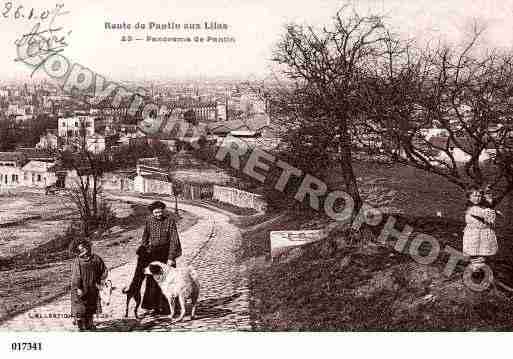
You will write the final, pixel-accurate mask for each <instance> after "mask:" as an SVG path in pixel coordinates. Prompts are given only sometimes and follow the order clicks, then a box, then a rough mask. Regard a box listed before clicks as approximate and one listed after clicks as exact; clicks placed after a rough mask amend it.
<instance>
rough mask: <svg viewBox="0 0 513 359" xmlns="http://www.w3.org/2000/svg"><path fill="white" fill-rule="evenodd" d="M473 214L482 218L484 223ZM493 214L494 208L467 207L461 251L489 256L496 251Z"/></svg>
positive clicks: (467, 253) (473, 254)
mask: <svg viewBox="0 0 513 359" xmlns="http://www.w3.org/2000/svg"><path fill="white" fill-rule="evenodd" d="M473 216H476V217H480V218H482V219H483V220H484V222H486V223H483V221H480V220H479V219H477V218H475V217H473ZM495 216H496V213H495V210H493V209H491V208H485V207H481V206H471V207H469V208H468V209H467V212H466V213H465V223H466V224H467V225H466V226H465V230H464V231H463V253H465V254H466V255H469V256H491V255H494V254H496V253H497V250H498V244H497V237H496V236H495V230H494V228H493V225H494V223H495Z"/></svg>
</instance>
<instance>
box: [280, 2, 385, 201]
mask: <svg viewBox="0 0 513 359" xmlns="http://www.w3.org/2000/svg"><path fill="white" fill-rule="evenodd" d="M386 35H387V32H386V29H385V26H384V24H383V19H382V17H380V16H375V15H371V16H360V15H359V14H357V13H356V12H354V11H353V10H351V9H350V8H349V7H348V6H345V7H343V8H342V9H341V10H340V11H338V12H337V14H336V16H335V17H334V23H333V26H332V28H331V29H327V28H323V29H315V28H313V27H311V26H301V25H295V24H293V25H289V26H287V28H286V32H285V35H284V36H283V39H282V40H281V41H280V42H279V43H278V45H277V48H276V50H275V54H274V57H273V60H274V61H275V62H276V63H277V64H278V65H279V66H280V67H281V69H282V71H283V74H285V75H286V77H287V78H288V79H290V80H292V81H293V82H294V84H293V85H292V86H291V89H292V91H291V92H290V95H289V96H288V98H287V100H286V101H285V102H287V104H286V105H285V107H284V109H283V110H282V112H285V113H288V115H285V116H282V117H283V118H285V122H284V124H285V125H287V126H290V127H292V128H302V127H303V128H304V127H309V128H311V129H312V124H314V125H315V127H317V130H312V131H310V135H311V136H312V141H314V142H316V143H321V144H322V145H323V146H324V148H325V150H326V149H327V148H329V147H331V148H333V149H334V152H336V156H334V157H333V158H335V161H334V163H338V165H340V167H341V170H342V176H343V182H344V184H345V187H346V188H345V189H346V191H347V192H348V193H349V194H350V195H351V196H352V198H353V200H354V202H355V207H356V209H359V208H360V206H361V204H362V200H361V198H360V194H359V191H358V186H357V183H356V177H355V175H354V171H353V166H352V152H351V146H352V136H351V134H352V132H351V131H350V125H351V121H352V120H353V119H354V118H355V108H356V104H357V103H358V101H359V100H358V96H359V88H360V83H361V81H362V76H361V72H362V69H364V68H367V67H368V66H369V63H370V62H372V61H373V59H374V58H375V57H376V56H381V54H382V53H383V51H384V46H385V42H386V40H387V36H386ZM282 103H283V101H282Z"/></svg>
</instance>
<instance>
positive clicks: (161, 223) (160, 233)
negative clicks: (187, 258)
mask: <svg viewBox="0 0 513 359" xmlns="http://www.w3.org/2000/svg"><path fill="white" fill-rule="evenodd" d="M165 208H166V205H165V204H164V203H163V202H160V201H156V202H153V203H152V204H150V206H149V210H150V211H151V212H152V215H151V216H150V217H149V218H148V220H147V221H146V225H145V227H144V233H143V236H142V243H141V249H140V251H144V252H145V255H144V257H145V259H146V260H145V262H147V263H150V262H152V261H159V262H163V263H166V262H167V264H168V265H169V266H172V267H176V259H177V258H178V257H180V256H181V255H182V246H181V244H180V238H179V237H178V229H177V227H176V220H175V218H174V217H173V216H172V215H169V214H166V213H164V209H165ZM136 275H137V274H136ZM141 307H142V308H143V309H147V310H149V311H150V312H151V313H152V314H163V315H167V314H169V313H170V310H169V304H168V301H167V299H166V297H165V296H164V294H162V291H161V290H160V287H159V285H158V284H157V282H155V280H154V279H153V277H152V276H146V290H145V292H144V297H143V300H142V305H141Z"/></svg>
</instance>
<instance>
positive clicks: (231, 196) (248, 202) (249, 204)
mask: <svg viewBox="0 0 513 359" xmlns="http://www.w3.org/2000/svg"><path fill="white" fill-rule="evenodd" d="M212 199H214V200H217V201H219V202H224V203H229V204H231V205H234V206H237V207H241V208H253V209H255V210H257V211H260V212H265V210H266V209H267V203H266V202H265V200H264V197H263V196H262V195H259V194H255V193H251V192H246V191H242V190H240V189H236V188H232V187H223V186H218V185H214V193H213V196H212Z"/></svg>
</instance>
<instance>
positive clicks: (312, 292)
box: [243, 163, 513, 330]
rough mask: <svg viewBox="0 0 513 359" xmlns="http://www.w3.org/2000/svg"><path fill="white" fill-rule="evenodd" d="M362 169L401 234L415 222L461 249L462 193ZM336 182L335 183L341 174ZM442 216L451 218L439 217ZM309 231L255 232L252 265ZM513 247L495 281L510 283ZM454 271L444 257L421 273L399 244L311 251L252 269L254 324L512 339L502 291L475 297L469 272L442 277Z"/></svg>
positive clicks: (512, 311)
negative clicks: (467, 281)
mask: <svg viewBox="0 0 513 359" xmlns="http://www.w3.org/2000/svg"><path fill="white" fill-rule="evenodd" d="M355 167H356V171H357V173H358V176H359V177H360V182H361V187H362V192H363V193H364V194H365V195H366V198H367V200H368V201H369V202H371V203H374V204H376V205H379V206H383V207H385V208H388V209H389V210H390V211H391V212H393V213H396V217H397V218H398V225H397V227H398V228H402V226H403V225H404V224H406V223H408V224H410V225H412V226H413V227H414V228H415V230H416V231H418V232H422V233H429V234H432V235H434V236H435V237H436V238H438V239H439V241H440V243H441V247H442V249H443V248H444V247H445V245H451V246H452V247H454V248H456V249H461V231H462V230H463V226H464V223H463V222H462V219H463V218H462V217H463V211H464V208H465V207H464V205H465V200H464V198H463V192H462V191H460V190H459V189H457V188H455V187H454V186H452V185H451V184H449V183H447V182H446V181H445V180H444V179H442V178H439V177H436V176H429V175H426V174H425V173H423V172H422V171H418V170H412V169H409V168H406V167H403V166H393V167H387V166H383V165H379V164H369V163H365V164H357V165H356V166H355ZM333 177H334V178H333V180H334V181H336V179H337V177H338V174H337V173H334V174H333ZM438 210H441V211H442V213H443V214H444V218H442V219H439V218H436V217H434V215H435V213H436V211H438ZM301 227H303V228H304V227H308V226H307V225H305V223H304V221H303V220H302V219H298V218H295V219H294V218H290V217H289V218H286V219H284V220H283V221H281V223H279V224H275V225H272V226H260V227H255V228H254V230H249V231H247V232H246V234H245V243H244V247H243V257H244V259H246V260H247V259H250V258H255V257H260V256H263V255H266V254H267V253H268V251H269V241H268V238H269V235H268V232H269V230H275V229H285V228H289V229H297V228H301ZM313 227H315V226H313ZM376 229H377V231H378V232H379V230H380V228H376ZM508 229H509V228H507V227H506V226H504V225H503V226H502V227H501V228H499V237H500V238H507V237H508V233H509V231H508ZM511 247H513V246H512V245H511V244H510V243H508V242H507V241H503V240H501V252H500V254H499V255H498V256H497V258H495V259H494V261H493V262H492V267H493V269H494V273H495V274H496V275H497V276H498V277H500V278H501V279H502V280H505V281H509V283H511V282H513V279H512V278H510V276H511V274H510V273H513V267H512V266H511V264H510V263H512V262H513V260H512V258H513V256H512V255H511V253H512V252H513V251H512V248H511ZM446 262H447V256H446V255H445V256H444V255H442V256H441V257H440V259H439V260H438V261H437V262H435V264H434V265H431V266H423V265H418V264H416V263H414V262H413V261H412V260H411V258H410V257H409V256H408V255H405V254H401V253H397V252H395V251H393V250H392V249H391V245H389V246H371V247H366V248H364V249H362V248H359V249H358V248H352V247H346V248H343V247H342V248H340V247H339V248H338V250H334V251H327V252H326V251H323V250H322V245H321V246H320V245H312V246H310V247H309V248H308V249H307V250H306V251H304V252H303V254H302V255H301V256H300V257H299V258H296V259H294V260H293V261H291V262H289V263H275V264H269V263H267V264H262V263H260V264H258V265H254V266H253V267H252V268H251V269H250V273H251V290H252V294H253V295H252V298H253V299H252V303H251V305H252V316H253V318H252V319H253V320H254V323H255V325H256V328H257V329H260V330H500V329H503V330H511V329H512V327H513V305H512V304H511V302H510V300H509V299H507V298H506V297H505V296H504V295H503V294H502V293H499V292H497V291H496V290H494V289H492V290H489V291H485V292H483V293H476V292H472V291H470V290H468V289H467V288H465V287H464V286H463V284H462V280H461V270H462V266H460V267H459V268H458V270H457V272H456V273H455V274H454V275H453V276H452V277H451V278H447V277H445V276H443V275H442V274H441V271H442V270H443V268H444V266H445V264H446Z"/></svg>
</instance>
